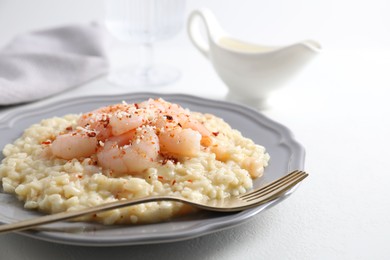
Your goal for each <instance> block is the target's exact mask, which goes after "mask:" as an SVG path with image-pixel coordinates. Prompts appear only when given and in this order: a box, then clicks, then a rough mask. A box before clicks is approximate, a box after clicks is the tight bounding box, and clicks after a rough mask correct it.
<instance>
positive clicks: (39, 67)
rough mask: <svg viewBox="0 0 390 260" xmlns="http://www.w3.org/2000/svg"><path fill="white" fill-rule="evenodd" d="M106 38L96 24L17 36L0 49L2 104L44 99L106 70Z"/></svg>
mask: <svg viewBox="0 0 390 260" xmlns="http://www.w3.org/2000/svg"><path fill="white" fill-rule="evenodd" d="M107 41H108V36H107V35H106V32H105V30H104V29H103V28H102V27H101V26H99V25H97V24H88V25H71V26H64V27H59V28H53V29H48V30H42V31H36V32H31V33H27V34H23V35H20V36H17V37H16V38H15V39H14V40H13V41H12V42H10V43H9V44H8V45H7V46H5V47H4V48H3V49H1V50H0V105H10V104H18V103H24V102H30V101H34V100H38V99H42V98H45V97H48V96H51V95H54V94H56V93H59V92H61V91H64V90H66V89H69V88H73V87H77V86H79V85H81V84H83V83H85V82H88V81H90V80H92V79H94V78H96V77H98V76H100V75H103V74H105V73H106V72H107V71H108V60H107V57H106V46H107Z"/></svg>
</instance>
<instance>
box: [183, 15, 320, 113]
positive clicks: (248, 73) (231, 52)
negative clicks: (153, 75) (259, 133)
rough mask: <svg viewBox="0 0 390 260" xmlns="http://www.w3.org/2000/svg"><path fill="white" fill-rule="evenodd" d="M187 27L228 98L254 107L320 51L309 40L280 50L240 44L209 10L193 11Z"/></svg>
mask: <svg viewBox="0 0 390 260" xmlns="http://www.w3.org/2000/svg"><path fill="white" fill-rule="evenodd" d="M202 22H203V23H204V26H205V28H206V37H207V39H206V38H205V37H204V34H202V30H201V29H202V28H201V26H202ZM187 26H188V28H187V31H188V34H189V37H190V39H191V41H192V43H193V44H194V45H195V47H196V48H197V49H198V50H199V51H200V52H201V53H202V54H203V55H204V56H205V57H206V58H208V59H209V60H210V61H211V63H212V64H213V66H214V68H215V70H216V72H217V74H218V75H219V77H220V78H221V79H222V81H224V83H225V84H226V85H227V86H228V88H229V92H228V95H227V99H228V100H233V101H238V102H241V103H245V104H248V105H250V106H255V107H257V108H262V107H264V105H265V101H266V98H267V97H268V95H269V93H270V92H271V91H273V90H275V89H277V88H279V87H281V86H283V84H284V83H285V82H286V81H287V80H288V79H290V78H291V76H293V75H295V74H296V73H297V72H298V71H299V70H300V69H301V68H303V67H304V65H305V64H307V63H308V61H310V60H311V59H312V58H313V57H315V56H316V55H317V54H318V53H319V51H320V50H321V46H320V45H319V44H318V43H317V42H315V41H312V40H308V41H303V42H299V43H295V44H292V45H289V46H283V47H270V46H262V45H257V44H252V43H246V42H242V41H240V40H237V39H234V38H233V37H231V36H229V35H228V34H227V33H226V32H225V31H224V30H223V29H222V28H221V27H220V26H219V23H218V21H217V20H216V18H215V16H214V14H213V13H212V12H211V11H210V10H208V9H199V10H195V11H193V12H192V13H191V14H190V16H189V19H188V23H187Z"/></svg>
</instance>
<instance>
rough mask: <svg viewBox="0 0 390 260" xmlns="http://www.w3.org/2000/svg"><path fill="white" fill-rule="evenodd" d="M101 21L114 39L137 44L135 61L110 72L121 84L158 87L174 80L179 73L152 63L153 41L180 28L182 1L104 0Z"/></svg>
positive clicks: (169, 35) (117, 82)
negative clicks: (136, 61) (135, 62)
mask: <svg viewBox="0 0 390 260" xmlns="http://www.w3.org/2000/svg"><path fill="white" fill-rule="evenodd" d="M105 5H106V8H105V9H106V17H105V24H106V27H107V29H108V30H109V31H110V32H111V33H112V35H113V36H115V37H116V38H118V40H121V41H124V42H128V43H138V44H140V45H141V52H142V58H141V61H140V62H139V64H137V65H135V66H133V67H128V68H122V69H119V70H117V71H113V72H111V73H110V75H109V77H108V80H109V81H111V82H113V83H115V84H118V85H123V86H158V85H165V84H168V83H171V82H174V81H175V80H177V79H178V78H179V76H180V72H179V71H178V70H177V69H175V68H172V67H169V66H164V65H159V66H158V65H156V64H154V62H153V56H154V55H153V43H154V42H156V41H160V40H164V39H168V38H171V37H173V36H174V35H176V34H177V33H178V32H179V31H180V29H181V28H182V27H183V24H184V19H185V0H106V1H105Z"/></svg>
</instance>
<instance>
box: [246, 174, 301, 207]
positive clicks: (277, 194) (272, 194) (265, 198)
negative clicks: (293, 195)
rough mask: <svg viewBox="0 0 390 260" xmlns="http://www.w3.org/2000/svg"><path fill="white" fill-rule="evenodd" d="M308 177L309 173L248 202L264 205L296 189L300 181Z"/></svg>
mask: <svg viewBox="0 0 390 260" xmlns="http://www.w3.org/2000/svg"><path fill="white" fill-rule="evenodd" d="M307 176H308V174H307V173H303V174H302V175H300V176H298V177H297V178H296V179H293V180H291V181H290V182H286V183H285V184H284V185H281V186H280V187H279V188H276V189H273V190H272V191H269V192H267V193H265V194H261V195H259V196H258V197H252V198H251V199H249V200H247V202H249V203H251V204H254V205H258V204H263V203H266V202H268V201H271V200H274V199H275V198H278V197H280V196H281V195H282V194H283V193H285V192H286V191H288V190H289V189H291V188H292V187H294V186H295V185H296V184H298V183H299V182H300V181H302V180H303V179H305V178H306V177H307Z"/></svg>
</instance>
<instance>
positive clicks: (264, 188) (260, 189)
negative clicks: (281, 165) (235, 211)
mask: <svg viewBox="0 0 390 260" xmlns="http://www.w3.org/2000/svg"><path fill="white" fill-rule="evenodd" d="M300 173H302V171H298V170H295V171H293V172H291V173H289V174H287V175H286V176H284V177H282V178H280V179H277V180H276V181H273V182H271V183H269V184H267V185H266V186H264V187H261V188H259V189H256V190H253V191H251V192H248V193H244V194H242V195H240V196H239V198H241V199H249V198H250V197H252V196H257V194H259V193H263V192H266V191H268V190H270V189H273V187H275V186H278V185H280V184H281V183H284V182H285V181H288V180H289V179H291V178H294V177H295V176H296V175H299V174H300Z"/></svg>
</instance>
